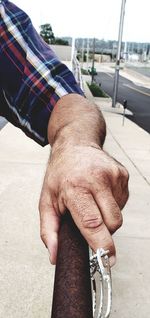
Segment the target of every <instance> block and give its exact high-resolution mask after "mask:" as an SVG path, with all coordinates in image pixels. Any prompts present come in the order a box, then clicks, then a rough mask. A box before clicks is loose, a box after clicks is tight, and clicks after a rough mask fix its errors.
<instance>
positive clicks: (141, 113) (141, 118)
mask: <svg viewBox="0 0 150 318" xmlns="http://www.w3.org/2000/svg"><path fill="white" fill-rule="evenodd" d="M95 79H96V81H97V83H101V87H102V89H104V91H105V92H106V93H107V94H109V95H110V96H111V97H112V95H113V83H114V74H112V73H104V72H100V73H98V75H97V76H95ZM124 99H126V100H127V102H128V106H127V108H128V109H129V110H131V111H132V113H133V116H131V115H128V118H130V119H131V120H132V121H134V122H135V123H136V124H138V125H139V126H140V127H142V128H143V129H144V130H146V131H147V132H149V133H150V89H148V88H144V87H141V86H139V85H136V84H135V83H133V82H132V81H130V80H128V79H126V78H124V77H122V76H120V80H119V88H118V102H120V103H121V104H122V103H123V100H124Z"/></svg>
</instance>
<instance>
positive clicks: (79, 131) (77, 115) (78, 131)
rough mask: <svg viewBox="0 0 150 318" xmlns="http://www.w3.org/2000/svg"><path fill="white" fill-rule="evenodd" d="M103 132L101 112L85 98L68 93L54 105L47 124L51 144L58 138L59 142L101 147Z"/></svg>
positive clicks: (103, 137)
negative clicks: (92, 144)
mask: <svg viewBox="0 0 150 318" xmlns="http://www.w3.org/2000/svg"><path fill="white" fill-rule="evenodd" d="M105 134H106V126H105V121H104V118H103V116H102V113H101V112H100V110H99V109H98V108H97V107H96V106H95V105H94V104H93V103H91V102H89V101H88V100H87V99H86V98H84V97H82V96H80V95H77V94H70V95H66V96H64V97H62V98H61V99H60V100H59V101H58V102H57V104H56V105H55V108H54V110H53V113H52V115H51V118H50V120H49V125H48V140H49V143H50V145H51V146H53V144H54V143H55V141H56V140H59V142H60V143H63V142H66V141H68V142H72V143H75V144H89V143H94V144H97V145H99V146H100V147H102V145H103V143H104V139H105Z"/></svg>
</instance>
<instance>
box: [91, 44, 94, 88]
mask: <svg viewBox="0 0 150 318" xmlns="http://www.w3.org/2000/svg"><path fill="white" fill-rule="evenodd" d="M94 60H95V38H94V39H93V56H92V67H91V84H92V83H93V81H94V62H95V61H94Z"/></svg>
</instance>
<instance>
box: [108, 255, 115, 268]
mask: <svg viewBox="0 0 150 318" xmlns="http://www.w3.org/2000/svg"><path fill="white" fill-rule="evenodd" d="M109 264H110V267H112V266H114V265H115V264H116V257H115V256H111V257H110V258H109Z"/></svg>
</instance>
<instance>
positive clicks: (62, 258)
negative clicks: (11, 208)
mask: <svg viewBox="0 0 150 318" xmlns="http://www.w3.org/2000/svg"><path fill="white" fill-rule="evenodd" d="M92 317H93V314H92V297H91V281H90V270H89V251H88V245H87V243H86V241H85V240H84V238H83V237H82V235H81V233H80V232H79V230H78V229H77V227H76V225H75V224H74V222H73V220H72V218H71V216H70V213H69V212H67V213H66V214H65V215H64V216H63V218H62V224H61V229H60V233H59V247H58V257H57V265H56V272H55V281H54V293H53V305H52V315H51V318H92Z"/></svg>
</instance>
